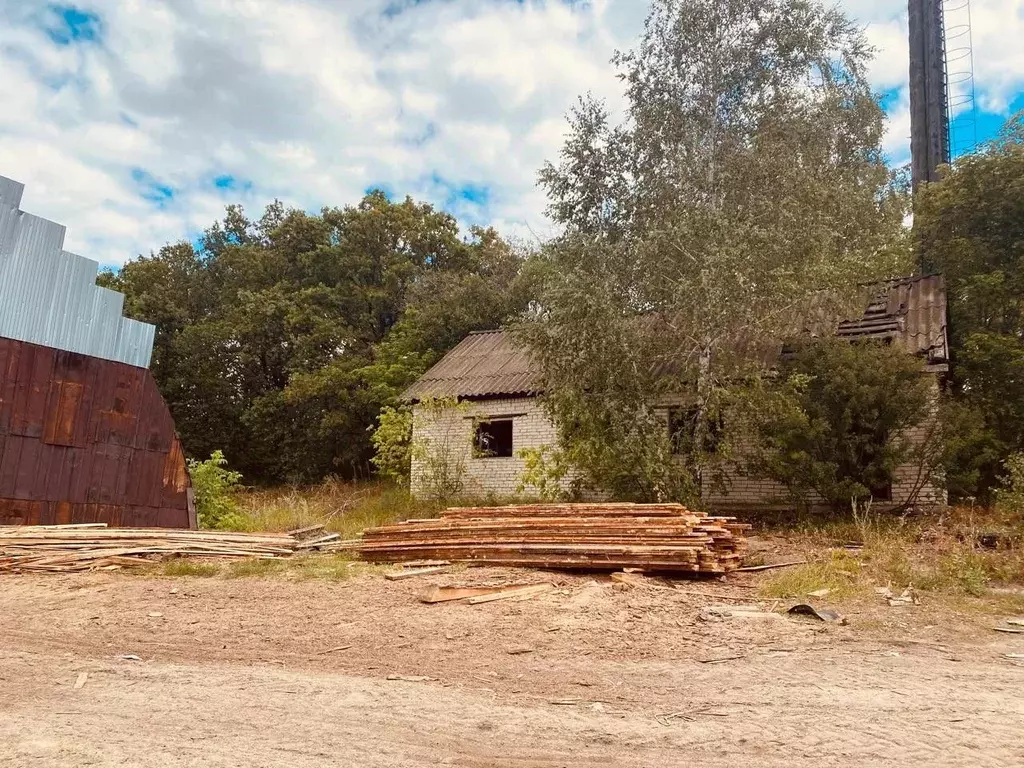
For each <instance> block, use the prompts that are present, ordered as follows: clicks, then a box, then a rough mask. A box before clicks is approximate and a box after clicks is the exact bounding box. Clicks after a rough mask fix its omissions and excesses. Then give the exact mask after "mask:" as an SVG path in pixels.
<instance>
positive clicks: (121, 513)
mask: <svg viewBox="0 0 1024 768" xmlns="http://www.w3.org/2000/svg"><path fill="white" fill-rule="evenodd" d="M191 497H192V493H191V488H190V485H189V478H188V472H187V470H186V467H185V456H184V454H183V453H182V449H181V443H180V442H179V440H178V437H177V435H176V434H175V431H174V422H173V420H172V418H171V414H170V412H169V411H168V409H167V405H166V404H165V403H164V400H163V398H162V397H161V395H160V392H159V391H158V390H157V387H156V382H155V381H154V379H153V375H152V374H151V373H150V371H149V370H148V369H146V368H140V367H137V366H132V365H127V364H125V363H119V362H114V361H111V360H105V359H102V358H99V357H92V356H89V355H83V354H78V353H75V352H69V351H66V350H60V349H55V348H53V347H44V346H39V345H37V344H30V343H27V342H23V341H17V340H15V339H9V338H3V337H0V525H40V524H41V525H49V524H57V523H91V522H105V523H109V524H110V525H121V526H140V527H161V528H195V527H196V517H195V511H194V505H193V504H192V498H191Z"/></svg>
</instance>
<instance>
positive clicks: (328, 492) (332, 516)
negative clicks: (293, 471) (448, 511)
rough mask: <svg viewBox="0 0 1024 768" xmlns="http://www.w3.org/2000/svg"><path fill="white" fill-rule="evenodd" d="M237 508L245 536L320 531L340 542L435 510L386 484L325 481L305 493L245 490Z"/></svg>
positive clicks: (307, 489) (434, 513) (279, 490)
mask: <svg viewBox="0 0 1024 768" xmlns="http://www.w3.org/2000/svg"><path fill="white" fill-rule="evenodd" d="M239 502H240V505H241V514H242V518H243V519H244V521H245V523H244V530H247V531H288V530H292V529H294V528H302V527H305V526H308V525H323V526H325V527H326V528H327V530H328V531H331V532H332V533H339V534H341V537H342V538H343V539H352V538H355V537H356V536H358V535H359V534H360V533H361V532H362V531H363V530H365V529H366V528H373V527H375V526H379V525H388V524H390V523H395V522H399V521H401V520H408V519H410V518H414V517H434V516H436V515H437V514H438V513H439V512H440V508H439V506H438V505H437V504H433V503H430V502H423V501H416V500H414V499H413V498H412V497H411V496H410V495H409V492H408V490H406V489H404V488H399V487H397V486H394V485H390V484H386V483H345V482H342V481H340V480H334V479H332V480H327V481H325V482H323V483H321V484H320V485H316V486H312V487H308V488H277V489H272V490H249V491H245V492H244V493H242V494H240V496H239Z"/></svg>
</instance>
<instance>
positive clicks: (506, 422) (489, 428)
mask: <svg viewBox="0 0 1024 768" xmlns="http://www.w3.org/2000/svg"><path fill="white" fill-rule="evenodd" d="M515 436H516V429H515V419H513V418H509V417H507V416H506V417H495V418H492V419H477V420H475V421H474V423H473V457H474V458H477V459H509V458H512V457H513V456H514V455H515Z"/></svg>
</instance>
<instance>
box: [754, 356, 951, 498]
mask: <svg viewBox="0 0 1024 768" xmlns="http://www.w3.org/2000/svg"><path fill="white" fill-rule="evenodd" d="M931 385H932V380H931V378H930V377H928V376H926V375H925V374H924V372H923V367H922V364H921V361H920V360H918V359H916V358H914V357H913V356H911V355H908V354H907V353H906V352H904V351H903V350H902V349H900V348H898V347H896V346H888V345H883V344H877V343H873V342H864V343H851V342H848V341H845V340H842V339H829V340H822V341H817V342H813V343H808V344H806V345H804V346H803V347H802V348H801V349H800V350H798V351H797V352H796V353H795V354H793V356H792V357H791V358H789V359H787V360H786V361H785V362H784V363H783V364H782V366H781V368H780V371H779V378H778V381H777V382H773V383H772V384H770V385H769V386H768V387H766V389H765V390H764V391H762V392H759V393H758V396H759V399H760V401H761V402H760V403H759V405H758V407H757V408H756V409H753V411H754V413H755V414H756V417H755V421H756V434H757V435H758V436H759V437H760V442H759V446H758V449H757V451H755V452H754V454H753V455H752V456H751V457H750V459H749V464H750V467H749V470H750V471H751V472H752V473H753V474H755V475H757V476H761V477H766V478H769V479H772V480H776V481H778V482H780V483H782V484H783V485H785V486H786V487H787V488H788V489H789V492H790V495H791V496H792V498H793V500H794V501H795V502H796V503H798V504H807V503H808V501H809V500H810V499H811V498H812V497H813V495H814V494H817V496H818V497H820V498H821V499H822V500H824V501H825V503H827V504H828V505H829V506H831V507H832V508H833V509H835V510H839V511H843V510H846V511H848V510H849V509H850V505H851V503H852V502H862V501H864V500H866V499H869V498H871V497H872V496H876V497H877V496H879V495H880V493H882V489H886V488H888V487H889V486H891V484H892V482H893V479H894V473H895V471H896V468H897V467H899V466H900V465H902V464H904V463H908V462H915V459H916V460H917V461H920V462H921V463H922V477H921V480H922V481H924V480H928V479H930V478H929V477H928V473H929V472H931V471H935V470H937V469H938V468H939V464H940V463H941V462H940V460H939V456H938V455H936V456H934V457H930V456H917V455H916V452H917V451H919V450H920V449H921V448H922V447H921V446H918V445H916V444H915V443H913V442H911V441H910V440H909V439H908V436H907V434H906V431H907V430H908V429H910V428H911V427H913V426H916V425H918V424H920V423H922V422H924V420H925V417H926V416H927V414H928V408H929V406H930V405H931V404H934V403H933V400H932V399H931V396H930V392H929V389H930V387H931ZM936 394H937V393H936ZM934 440H935V445H936V446H938V445H939V444H940V443H941V440H940V437H939V435H938V434H936V435H935V436H934ZM918 490H919V489H918Z"/></svg>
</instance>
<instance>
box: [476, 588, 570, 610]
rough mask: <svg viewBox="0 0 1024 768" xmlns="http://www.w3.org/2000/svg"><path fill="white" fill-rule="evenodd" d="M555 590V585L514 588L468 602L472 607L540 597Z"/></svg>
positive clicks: (481, 596)
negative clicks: (529, 596) (516, 598)
mask: <svg viewBox="0 0 1024 768" xmlns="http://www.w3.org/2000/svg"><path fill="white" fill-rule="evenodd" d="M554 588H555V585H554V584H535V585H531V586H529V587H513V588H512V589H502V590H499V591H497V592H495V593H493V594H490V595H480V596H479V597H471V598H469V599H468V600H467V601H466V602H467V603H469V604H470V605H479V604H481V603H493V602H494V601H496V600H508V599H510V598H513V597H524V596H526V595H538V594H540V593H541V592H547V591H548V590H551V589H554Z"/></svg>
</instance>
